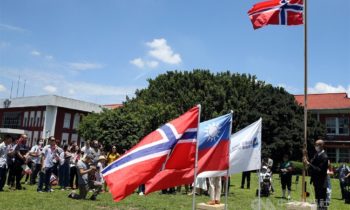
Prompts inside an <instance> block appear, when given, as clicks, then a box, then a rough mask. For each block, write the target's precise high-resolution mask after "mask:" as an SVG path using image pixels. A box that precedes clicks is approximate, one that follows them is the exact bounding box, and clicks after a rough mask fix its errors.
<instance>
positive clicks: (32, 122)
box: [29, 111, 35, 127]
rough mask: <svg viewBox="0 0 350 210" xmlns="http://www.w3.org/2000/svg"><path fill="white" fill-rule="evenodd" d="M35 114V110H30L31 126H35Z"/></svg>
mask: <svg viewBox="0 0 350 210" xmlns="http://www.w3.org/2000/svg"><path fill="white" fill-rule="evenodd" d="M34 115H35V111H31V112H30V117H29V127H33V126H34V117H35V116H34Z"/></svg>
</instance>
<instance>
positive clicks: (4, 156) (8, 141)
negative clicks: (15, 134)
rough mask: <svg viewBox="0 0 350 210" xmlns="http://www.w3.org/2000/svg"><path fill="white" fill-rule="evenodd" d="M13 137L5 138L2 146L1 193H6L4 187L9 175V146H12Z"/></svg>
mask: <svg viewBox="0 0 350 210" xmlns="http://www.w3.org/2000/svg"><path fill="white" fill-rule="evenodd" d="M11 142H12V137H11V136H9V135H7V136H5V138H4V141H3V142H2V143H1V144H0V192H2V191H4V190H3V187H4V185H5V182H6V174H7V153H8V148H7V146H8V145H9V144H11Z"/></svg>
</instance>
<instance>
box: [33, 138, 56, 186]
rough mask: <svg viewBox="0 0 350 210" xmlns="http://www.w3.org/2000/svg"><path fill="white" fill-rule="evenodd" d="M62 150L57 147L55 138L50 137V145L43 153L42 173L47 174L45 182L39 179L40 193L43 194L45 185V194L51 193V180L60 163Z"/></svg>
mask: <svg viewBox="0 0 350 210" xmlns="http://www.w3.org/2000/svg"><path fill="white" fill-rule="evenodd" d="M60 151H61V150H60V148H59V147H58V146H57V145H56V139H55V137H53V136H50V137H49V145H46V146H45V147H44V148H43V151H42V158H41V165H42V172H43V173H44V174H45V176H44V177H43V179H44V180H42V179H39V184H38V189H37V191H38V192H42V187H43V184H45V189H44V191H45V192H51V191H52V190H51V183H50V178H51V175H52V172H53V170H54V167H55V164H56V163H57V162H59V160H60V158H59V156H60Z"/></svg>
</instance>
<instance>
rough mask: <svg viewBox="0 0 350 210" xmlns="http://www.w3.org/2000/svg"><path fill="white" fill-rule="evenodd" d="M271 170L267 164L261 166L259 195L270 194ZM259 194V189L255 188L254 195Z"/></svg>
mask: <svg viewBox="0 0 350 210" xmlns="http://www.w3.org/2000/svg"><path fill="white" fill-rule="evenodd" d="M271 178H272V177H271V170H270V169H269V168H268V167H267V166H263V167H262V168H261V170H260V174H259V180H260V196H266V197H268V196H270V190H271ZM258 195H259V189H257V190H256V196H258Z"/></svg>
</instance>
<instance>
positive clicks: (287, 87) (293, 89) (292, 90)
mask: <svg viewBox="0 0 350 210" xmlns="http://www.w3.org/2000/svg"><path fill="white" fill-rule="evenodd" d="M277 87H282V88H284V89H285V90H286V91H287V92H289V93H292V94H293V93H297V92H298V91H299V89H298V88H296V87H293V86H289V85H286V84H284V83H281V84H277Z"/></svg>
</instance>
